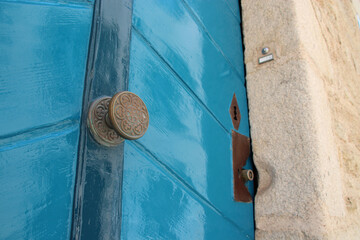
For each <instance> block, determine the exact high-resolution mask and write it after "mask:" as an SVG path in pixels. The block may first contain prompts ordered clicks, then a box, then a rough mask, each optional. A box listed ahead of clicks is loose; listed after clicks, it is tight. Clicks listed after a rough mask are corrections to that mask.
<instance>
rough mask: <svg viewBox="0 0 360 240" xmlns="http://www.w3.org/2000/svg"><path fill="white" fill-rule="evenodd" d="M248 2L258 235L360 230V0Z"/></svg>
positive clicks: (347, 235)
mask: <svg viewBox="0 0 360 240" xmlns="http://www.w3.org/2000/svg"><path fill="white" fill-rule="evenodd" d="M241 7H242V22H243V23H242V24H243V34H244V45H245V64H246V71H247V76H246V79H247V90H248V98H249V111H250V113H249V114H250V127H251V135H252V136H251V137H252V146H253V152H254V162H255V165H256V167H257V169H258V172H259V187H258V192H257V195H256V198H255V221H256V227H257V230H256V237H257V239H360V209H359V208H360V169H359V168H360V166H359V164H360V29H359V25H358V22H357V19H356V14H358V13H359V10H360V9H359V7H360V2H359V0H353V1H352V2H351V1H350V0H347V1H344V0H301V1H298V0H277V1H275V0H267V1H261V0H242V1H241ZM263 47H269V49H270V53H272V54H273V55H274V58H275V60H274V61H271V62H267V63H264V64H261V65H260V64H258V58H259V57H261V56H262V53H261V49H262V48H263Z"/></svg>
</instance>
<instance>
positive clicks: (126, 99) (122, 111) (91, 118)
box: [87, 91, 149, 146]
mask: <svg viewBox="0 0 360 240" xmlns="http://www.w3.org/2000/svg"><path fill="white" fill-rule="evenodd" d="M87 122H88V127H89V129H90V132H91V134H92V136H93V137H94V139H95V140H96V141H97V142H98V143H99V144H101V145H104V146H116V145H118V144H120V143H121V142H123V141H124V139H129V140H135V139H138V138H140V137H142V136H143V135H144V134H145V132H146V130H147V129H148V126H149V113H148V111H147V108H146V105H145V103H144V102H143V101H142V100H141V98H140V97H139V96H137V95H136V94H134V93H131V92H127V91H124V92H119V93H117V94H115V95H114V96H113V97H102V98H100V99H97V100H95V101H94V102H93V103H92V104H91V106H90V109H89V114H88V119H87Z"/></svg>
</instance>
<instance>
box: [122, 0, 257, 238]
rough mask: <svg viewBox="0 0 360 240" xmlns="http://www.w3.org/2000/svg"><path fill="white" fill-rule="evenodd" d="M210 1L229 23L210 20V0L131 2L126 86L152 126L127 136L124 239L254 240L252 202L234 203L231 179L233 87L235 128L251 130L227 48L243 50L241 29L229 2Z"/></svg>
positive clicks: (236, 71)
mask: <svg viewBox="0 0 360 240" xmlns="http://www.w3.org/2000/svg"><path fill="white" fill-rule="evenodd" d="M216 6H217V7H222V9H223V10H224V12H225V13H224V14H220V13H217V18H221V17H223V18H228V19H224V20H219V21H220V22H222V23H224V24H225V23H231V24H230V27H231V28H233V29H232V30H228V31H226V30H223V29H217V27H212V26H211V25H212V24H213V23H214V22H213V21H216V20H211V19H210V17H211V15H212V14H215V9H213V8H209V12H208V11H207V10H206V4H204V5H202V4H198V3H197V2H195V1H194V2H193V1H191V0H187V1H175V0H169V1H160V0H134V5H133V31H132V40H131V50H130V75H129V91H132V92H134V93H136V94H138V95H139V96H140V97H141V98H142V99H143V101H144V102H145V104H146V105H147V107H148V111H149V115H150V126H149V129H148V131H147V133H146V134H145V135H144V136H143V137H142V138H140V139H139V140H137V141H133V142H131V143H129V142H126V143H125V152H124V154H125V158H124V161H125V162H124V174H123V178H124V183H123V184H124V185H123V222H122V238H123V239H149V238H150V239H220V238H222V239H233V238H234V239H235V238H236V239H253V238H254V222H253V204H252V203H239V202H235V201H234V200H233V186H232V184H233V179H232V177H233V176H232V151H231V134H230V131H231V129H233V126H232V122H231V117H230V114H229V107H230V104H231V100H232V97H233V94H234V93H236V96H237V99H238V103H239V108H240V112H241V124H240V128H239V132H240V133H241V134H244V135H247V136H249V126H248V115H247V102H246V89H245V87H244V72H243V70H242V69H243V68H242V67H240V68H235V67H234V66H235V65H236V64H235V60H231V59H232V58H233V57H232V56H230V55H228V54H229V52H228V50H226V47H225V46H223V45H226V41H225V40H226V39H225V38H228V39H227V41H229V43H228V44H229V45H230V46H232V48H233V49H232V50H233V52H234V53H233V56H235V55H236V53H237V54H238V55H239V56H242V45H241V44H239V43H241V39H240V40H239V39H237V38H240V26H239V25H237V24H236V21H234V19H235V17H234V14H231V13H229V12H228V13H226V11H229V5H228V4H225V2H223V3H217V5H216ZM219 12H221V11H219ZM235 20H236V19H235ZM236 25H237V27H236ZM224 27H226V26H224ZM236 31H237V32H236ZM223 34H225V36H222V35H223ZM235 57H236V56H235ZM241 60H242V59H241ZM241 64H242V61H241ZM246 167H247V168H250V167H251V163H250V160H249V161H248V163H247V165H246ZM248 187H249V190H250V192H251V194H252V195H253V184H252V183H249V184H248Z"/></svg>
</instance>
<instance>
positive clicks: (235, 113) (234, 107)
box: [229, 93, 241, 130]
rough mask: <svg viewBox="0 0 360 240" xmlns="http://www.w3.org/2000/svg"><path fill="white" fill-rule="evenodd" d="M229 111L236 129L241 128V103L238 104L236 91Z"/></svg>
mask: <svg viewBox="0 0 360 240" xmlns="http://www.w3.org/2000/svg"><path fill="white" fill-rule="evenodd" d="M229 112H230V116H231V120H232V124H233V126H234V128H235V129H236V130H239V125H240V120H241V114H240V109H239V105H238V102H237V99H236V96H235V93H234V96H233V99H232V101H231V105H230V109H229Z"/></svg>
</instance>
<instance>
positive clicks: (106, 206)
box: [72, 0, 132, 240]
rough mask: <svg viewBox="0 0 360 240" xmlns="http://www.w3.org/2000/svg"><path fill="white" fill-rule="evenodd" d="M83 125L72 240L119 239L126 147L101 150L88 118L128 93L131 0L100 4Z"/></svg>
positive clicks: (106, 0) (92, 45)
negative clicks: (105, 101) (98, 102)
mask: <svg viewBox="0 0 360 240" xmlns="http://www.w3.org/2000/svg"><path fill="white" fill-rule="evenodd" d="M94 11H95V12H94V22H93V29H92V36H91V43H90V49H89V59H88V65H87V76H86V85H85V94H84V105H83V119H82V124H81V135H80V151H79V165H78V173H77V180H76V192H75V204H74V222H73V231H72V239H83V240H91V239H106V240H111V239H116V240H118V239H120V230H121V184H122V170H123V144H121V145H119V146H117V147H110V148H109V147H104V146H100V145H99V144H98V143H97V142H96V141H95V140H94V139H93V138H92V136H91V134H90V132H89V130H88V128H87V124H86V118H87V114H88V110H89V107H90V104H91V103H92V102H93V101H94V100H95V99H97V98H99V97H102V96H113V95H114V94H115V93H117V92H119V91H123V90H126V88H127V78H128V68H129V50H130V29H131V13H132V1H131V0H121V1H120V0H97V1H96V6H95V10H94Z"/></svg>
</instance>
